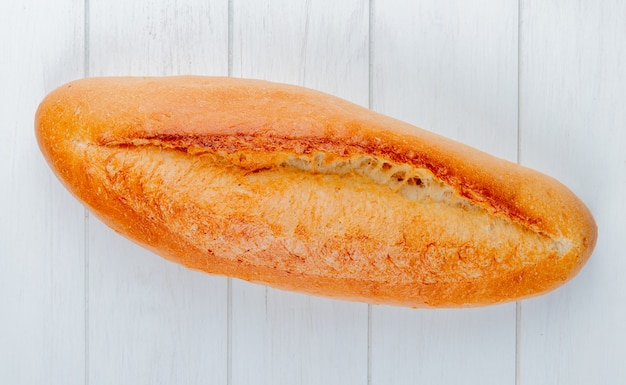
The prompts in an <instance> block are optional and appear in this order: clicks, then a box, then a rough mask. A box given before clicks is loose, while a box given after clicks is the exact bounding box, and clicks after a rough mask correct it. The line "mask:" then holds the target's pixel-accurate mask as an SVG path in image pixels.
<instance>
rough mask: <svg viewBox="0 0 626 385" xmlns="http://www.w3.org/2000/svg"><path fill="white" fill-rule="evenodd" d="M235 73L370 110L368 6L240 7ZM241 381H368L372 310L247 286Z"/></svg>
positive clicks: (237, 377)
mask: <svg viewBox="0 0 626 385" xmlns="http://www.w3.org/2000/svg"><path fill="white" fill-rule="evenodd" d="M233 6H234V7H233V11H234V12H233V15H234V18H233V56H232V59H233V71H232V73H233V75H234V76H238V77H252V78H262V79H266V80H273V81H279V82H287V83H292V84H298V85H302V86H306V87H312V88H316V89H319V90H322V91H326V92H330V93H333V94H335V95H338V96H342V97H344V98H347V99H350V100H352V101H354V102H356V103H360V104H361V105H367V95H368V87H367V86H368V83H367V82H368V61H367V58H368V51H367V49H368V45H367V43H368V33H367V31H368V13H367V7H366V3H365V2H363V1H345V2H338V1H332V0H329V1H318V2H309V1H289V0H285V1H276V2H272V3H262V2H255V1H235V2H234V3H233ZM232 301H233V302H232V306H233V309H232V331H233V336H232V384H258V383H266V384H295V383H297V384H324V383H327V384H342V383H361V384H364V383H365V382H366V379H367V306H366V305H364V304H353V303H346V302H336V301H332V300H328V299H321V298H312V297H307V296H304V295H298V294H293V293H285V292H281V291H278V290H274V289H267V288H265V287H262V286H257V285H251V284H247V283H244V282H240V281H234V282H233V293H232Z"/></svg>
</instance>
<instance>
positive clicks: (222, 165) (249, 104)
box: [36, 77, 596, 307]
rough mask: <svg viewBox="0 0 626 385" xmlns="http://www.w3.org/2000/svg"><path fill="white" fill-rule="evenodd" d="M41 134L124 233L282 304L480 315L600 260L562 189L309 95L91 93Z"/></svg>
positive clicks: (193, 90) (70, 177) (39, 121)
mask: <svg viewBox="0 0 626 385" xmlns="http://www.w3.org/2000/svg"><path fill="white" fill-rule="evenodd" d="M36 130H37V137H38V140H39V143H40V147H41V149H42V152H43V154H44V156H45V157H46V159H47V160H48V161H49V163H50V165H51V167H52V168H53V170H54V171H55V173H56V174H57V175H58V176H59V178H60V179H61V180H62V181H63V182H64V183H65V184H66V186H67V187H68V188H69V189H70V191H72V192H73V193H74V194H75V195H76V196H77V197H78V198H79V199H81V200H82V201H83V202H84V203H85V204H86V205H87V206H89V207H90V209H91V210H92V211H93V212H94V213H96V214H97V215H98V216H99V217H100V218H101V219H102V220H104V221H105V222H106V223H107V224H108V225H109V226H111V227H112V228H114V229H115V230H116V231H118V232H120V233H122V234H123V235H125V236H127V237H129V238H131V239H133V240H135V241H136V242H138V243H140V244H142V245H144V246H145V247H148V248H150V249H151V250H153V251H154V252H156V253H158V254H160V255H162V256H164V257H166V258H168V259H171V260H174V261H177V262H179V263H183V264H184V265H186V266H189V267H191V268H195V269H200V270H204V271H207V272H209V273H215V274H225V275H228V276H232V277H237V278H241V279H246V280H250V281H254V282H261V283H265V284H268V285H271V286H275V287H279V288H284V289H290V290H297V291H302V292H306V293H311V294H316V295H325V296H332V297H338V298H344V299H350V300H360V301H366V302H371V303H390V304H398V305H405V306H414V307H416V306H435V307H439V306H479V305H486V304H491V303H498V302H504V301H511V300H517V299H520V298H526V297H529V296H532V295H537V294H540V293H544V292H546V291H548V290H551V289H553V288H555V287H557V286H559V285H561V284H562V283H564V282H565V281H567V280H568V279H570V278H571V277H573V276H574V275H575V274H576V273H577V272H578V271H579V270H580V268H581V267H582V265H583V264H584V263H585V261H586V260H587V258H588V257H589V255H590V253H591V251H592V250H593V247H594V245H595V240H596V227H595V223H594V221H593V218H592V216H591V214H590V213H589V211H588V210H587V208H586V207H585V206H584V205H583V204H582V202H581V201H580V200H579V199H578V198H576V197H575V196H574V195H573V194H572V193H571V192H570V191H569V190H568V189H567V188H566V187H564V186H563V185H561V184H560V183H558V182H556V181H555V180H553V179H551V178H549V177H547V176H545V175H542V174H540V173H538V172H536V171H532V170H529V169H527V168H524V167H520V166H518V165H515V164H513V163H510V162H507V161H504V160H501V159H496V158H494V157H492V156H490V155H487V154H485V153H482V152H480V151H477V150H475V149H472V148H470V147H468V146H465V145H462V144H459V143H456V142H453V141H451V140H449V139H445V138H442V137H440V136H437V135H435V134H433V133H430V132H427V131H424V130H421V129H418V128H416V127H413V126H410V125H408V124H406V123H403V122H400V121H397V120H395V119H392V118H389V117H386V116H383V115H380V114H377V113H374V112H372V111H369V110H367V109H364V108H362V107H359V106H356V105H354V104H351V103H349V102H346V101H344V100H341V99H338V98H335V97H332V96H329V95H326V94H323V93H320V92H316V91H312V90H308V89H303V88H300V87H294V86H287V85H282V84H274V83H269V82H264V81H257V80H244V79H232V78H207V77H171V78H92V79H83V80H79V81H76V82H73V83H70V84H67V85H65V86H63V87H60V88H59V89H57V90H55V91H54V92H52V93H51V94H50V95H49V96H48V97H47V98H46V99H45V100H44V101H43V102H42V104H41V106H40V108H39V110H38V112H37V116H36ZM320 159H322V160H320ZM364 159H366V160H367V161H368V162H370V163H371V162H374V163H377V164H378V163H380V164H383V163H384V164H385V165H387V167H389V168H393V170H399V171H398V173H396V174H394V175H401V176H400V177H398V178H399V179H398V180H399V181H400V182H399V183H396V182H395V181H393V180H392V179H390V175H391V174H389V173H386V170H384V169H381V167H383V166H381V165H380V164H379V165H378V166H376V167H378V168H376V169H374V168H373V167H374V166H370V165H369V163H368V165H365V163H363V162H364ZM316 162H317V163H316ZM319 162H322V163H323V164H324V167H326V168H327V169H324V170H321V169H319V167H320V165H321V163H319ZM320 170H321V171H320ZM389 172H391V171H389ZM407 173H408V174H407ZM411 173H412V174H411ZM409 174H411V175H418V176H420V177H422V178H425V179H424V181H425V182H424V183H423V184H422V181H421V179H420V178H418V177H417V176H415V177H414V178H415V179H413V180H414V181H415V180H418V181H419V184H420V186H419V188H418V187H415V186H407V181H406V179H408V175H409ZM377 178H378V179H377ZM381 178H382V179H381ZM426 180H428V181H430V182H428V183H430V184H428V183H426ZM409 184H410V183H409ZM413 184H415V182H413ZM405 190H406V191H405ZM407 191H408V192H407ZM423 191H428V192H426V193H424V192H423ZM446 191H447V192H446ZM440 193H441V194H444V195H445V194H447V195H446V196H448V198H441V199H440V198H437V199H435V198H433V197H434V196H435V195H436V194H440ZM450 194H451V195H452V196H453V197H452V198H450V197H449V195H450ZM437 196H438V195H437ZM468 228H471V231H470V230H468Z"/></svg>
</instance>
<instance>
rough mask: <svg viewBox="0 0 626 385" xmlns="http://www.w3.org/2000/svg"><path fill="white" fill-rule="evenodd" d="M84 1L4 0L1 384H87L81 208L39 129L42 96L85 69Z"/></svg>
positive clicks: (0, 31)
mask: <svg viewBox="0 0 626 385" xmlns="http://www.w3.org/2000/svg"><path fill="white" fill-rule="evenodd" d="M82 16H83V9H82V2H80V1H74V0H61V1H58V2H55V3H54V4H52V3H45V4H42V3H41V2H38V1H21V2H11V1H8V2H1V3H0V19H1V20H2V21H1V22H0V45H1V47H2V49H1V50H0V51H1V52H2V60H0V84H2V91H0V132H2V140H1V141H0V176H1V177H2V182H1V183H0V213H1V215H0V383H3V384H55V383H63V384H81V383H83V381H84V377H85V373H84V352H85V346H84V336H85V331H84V291H83V287H84V285H83V282H84V276H85V275H84V263H83V261H84V260H83V249H84V243H83V237H84V231H83V208H82V206H81V205H80V204H78V203H77V202H76V201H75V200H74V199H73V198H71V197H70V194H69V193H68V192H67V191H66V190H65V189H64V188H63V187H62V186H61V184H60V183H59V182H58V181H57V179H56V178H55V177H54V176H53V174H52V172H51V171H50V169H49V168H48V166H47V165H46V163H45V161H44V159H43V157H42V156H41V153H40V152H39V149H38V147H37V143H36V141H35V137H34V135H33V119H34V114H35V110H36V109H37V105H38V104H39V102H40V101H41V99H43V97H44V95H45V94H46V93H48V92H49V91H52V89H53V88H55V87H56V86H59V85H61V84H62V83H64V82H67V81H69V80H71V79H73V78H76V77H80V76H81V75H82V73H83V68H82V65H83V60H82V54H83V34H82V27H83V17H82Z"/></svg>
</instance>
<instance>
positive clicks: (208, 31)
mask: <svg viewBox="0 0 626 385" xmlns="http://www.w3.org/2000/svg"><path fill="white" fill-rule="evenodd" d="M89 11H90V13H89V27H90V29H89V47H88V48H89V75H91V76H101V75H128V74H131V75H177V74H187V73H195V74H210V75H225V74H226V72H227V65H228V48H227V47H228V40H227V36H228V25H227V20H228V17H227V14H228V7H227V2H226V1H213V2H206V1H191V2H169V1H156V2H155V1H132V2H131V1H125V0H117V1H109V0H92V1H90V2H89ZM88 233H89V240H88V252H89V256H88V257H89V266H88V270H89V282H88V288H87V289H88V295H89V309H88V315H89V324H88V328H89V330H88V333H89V334H88V336H89V339H88V344H89V357H88V372H89V383H90V384H91V385H94V384H149V383H172V384H189V383H191V384H193V383H225V382H226V376H227V370H226V368H227V338H226V335H227V333H226V325H227V285H226V279H225V278H221V277H210V276H207V275H205V274H201V273H197V272H192V271H189V270H187V269H185V268H183V267H180V266H178V265H174V264H172V263H169V262H167V261H165V260H162V259H161V258H160V257H158V256H155V255H153V254H151V253H149V252H148V251H146V250H143V249H140V248H139V247H137V246H135V245H134V244H132V243H131V242H129V241H127V240H125V239H122V238H121V237H120V236H118V235H116V234H114V233H113V232H112V231H110V230H109V229H108V228H106V227H105V226H104V225H103V224H102V223H100V222H99V221H97V220H96V219H95V218H94V217H90V220H89V229H88Z"/></svg>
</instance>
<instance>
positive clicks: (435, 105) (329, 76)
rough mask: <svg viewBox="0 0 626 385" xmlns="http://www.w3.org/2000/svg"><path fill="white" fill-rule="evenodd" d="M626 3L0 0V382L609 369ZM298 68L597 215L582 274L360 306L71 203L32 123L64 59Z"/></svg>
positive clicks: (503, 378) (619, 367) (621, 238)
mask: <svg viewBox="0 0 626 385" xmlns="http://www.w3.org/2000/svg"><path fill="white" fill-rule="evenodd" d="M625 41H626V3H624V2H622V1H618V0H610V1H604V2H597V1H592V0H585V1H582V0H579V1H566V0H544V1H538V0H520V1H518V2H513V1H508V2H504V1H496V0H480V1H460V0H458V1H446V2H441V1H436V0H420V1H409V0H393V1H380V0H378V1H376V0H370V1H360V0H350V1H333V0H327V1H305V0H302V1H288V0H282V1H271V2H270V1H251V0H250V1H243V0H220V1H215V0H205V1H165V0H152V1H148V0H138V1H123V0H114V1H105V0H86V1H78V0H58V1H56V2H40V1H37V0H25V1H20V2H10V1H3V2H0V57H1V58H2V60H0V85H1V86H2V87H1V88H0V133H1V134H2V140H0V177H1V179H0V180H2V182H0V383H1V384H91V385H93V384H126V383H132V384H153V383H168V384H169V383H178V384H206V383H210V384H294V383H306V384H346V383H350V384H363V385H365V384H413V383H440V384H457V383H464V384H529V385H530V384H590V383H594V384H595V383H606V384H619V383H626V366H625V365H624V361H625V359H626V326H624V325H626V310H624V309H625V307H624V303H625V302H626V284H625V283H624V281H625V280H624V279H623V274H624V272H625V271H626V262H625V261H626V260H625V259H624V258H623V250H624V249H625V247H626V244H625V242H626V241H625V239H626V237H625V235H626V234H625V229H626V219H624V218H626V198H625V196H626V151H624V150H623V149H624V148H626V108H625V107H624V100H626V91H625V90H626V69H625V68H626V43H625ZM184 73H195V74H206V75H232V76H238V77H239V76H241V77H256V78H262V79H268V80H275V81H282V82H288V83H293V84H299V85H304V86H308V87H312V88H317V89H320V90H323V91H326V92H329V93H332V94H335V95H338V96H341V97H344V98H346V99H349V100H352V101H354V102H356V103H359V104H361V105H364V106H369V107H371V108H373V109H375V110H377V111H381V112H383V113H386V114H389V115H392V116H394V117H397V118H400V119H403V120H406V121H409V122H411V123H413V124H416V125H419V126H422V127H424V128H428V129H431V130H433V131H436V132H439V133H442V134H444V135H447V136H449V137H452V138H455V139H458V140H461V141H463V142H466V143H469V144H471V145H473V146H475V147H478V148H480V149H483V150H485V151H488V152H491V153H493V154H495V155H498V156H500V157H504V158H507V159H510V160H519V161H520V162H521V163H522V164H524V165H527V166H530V167H533V168H536V169H539V170H541V171H544V172H547V173H548V174H550V175H552V176H554V177H556V178H557V179H559V180H561V181H562V182H564V183H565V184H567V185H568V186H569V187H570V188H572V189H573V190H574V191H575V192H576V193H577V194H579V195H580V196H581V198H582V199H583V200H584V201H585V202H586V203H587V204H588V205H589V207H590V208H591V210H592V211H593V213H594V215H595V217H596V220H597V221H598V225H599V228H600V238H599V241H598V246H597V249H596V252H595V253H594V255H593V257H592V259H591V260H590V262H589V263H588V264H587V266H586V267H585V268H584V269H583V271H582V272H581V274H580V275H579V276H577V277H576V278H575V279H574V280H573V281H571V282H570V283H568V284H567V285H566V286H565V287H563V288H561V289H559V290H557V291H555V292H553V293H550V294H548V295H546V296H543V297H540V298H536V299H532V300H528V301H524V302H522V303H520V304H518V305H517V306H516V304H507V305H502V306H495V307H489V308H484V309H472V310H412V309H403V308H393V307H385V306H367V305H363V304H354V303H346V302H342V301H333V300H328V299H321V298H313V297H308V296H304V295H300V294H294V293H285V292H281V291H277V290H272V289H266V288H264V287H260V286H256V285H251V284H248V283H243V282H239V281H236V280H229V279H226V278H223V277H212V276H207V275H204V274H200V273H197V272H193V271H188V270H186V269H184V268H181V267H179V266H176V265H174V264H171V263H169V262H166V261H163V260H162V259H160V258H158V257H156V256H154V255H152V254H151V253H149V252H147V251H144V250H142V249H140V248H139V247H137V246H135V245H134V244H132V243H131V242H130V241H127V240H125V239H123V238H121V237H119V236H118V235H116V234H114V233H113V232H112V231H110V230H109V229H107V228H106V227H105V226H104V225H102V224H101V223H100V222H99V221H98V220H97V219H95V218H94V217H93V216H91V215H88V214H86V212H85V210H84V209H83V208H82V206H81V205H80V204H79V203H77V202H76V201H75V200H74V199H73V198H72V197H71V196H70V195H69V194H68V193H67V192H66V191H65V190H64V188H63V187H62V186H61V184H60V183H59V182H58V181H57V180H56V179H55V178H54V176H52V174H51V173H50V171H49V169H48V168H47V166H46V164H45V162H44V161H43V159H42V157H41V155H40V154H39V151H38V148H37V145H36V142H35V140H34V136H33V130H32V126H33V115H34V112H35V109H36V108H37V104H38V102H39V101H40V100H41V98H43V96H44V95H45V94H46V93H47V92H49V91H51V90H52V89H53V88H54V87H56V86H58V85H60V84H62V83H63V82H66V81H68V80H71V79H74V78H79V77H83V76H100V75H127V74H132V75H175V74H184Z"/></svg>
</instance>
